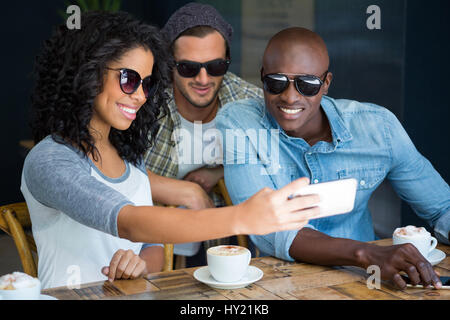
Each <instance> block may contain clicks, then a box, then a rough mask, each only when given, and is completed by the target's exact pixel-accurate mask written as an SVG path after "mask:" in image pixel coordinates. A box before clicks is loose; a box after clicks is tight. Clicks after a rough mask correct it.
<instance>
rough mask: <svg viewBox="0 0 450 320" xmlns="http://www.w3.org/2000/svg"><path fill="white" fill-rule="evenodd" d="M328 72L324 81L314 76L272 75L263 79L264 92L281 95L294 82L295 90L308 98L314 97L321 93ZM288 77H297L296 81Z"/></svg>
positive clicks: (267, 75)
mask: <svg viewBox="0 0 450 320" xmlns="http://www.w3.org/2000/svg"><path fill="white" fill-rule="evenodd" d="M327 74H328V71H325V75H324V76H323V80H322V79H320V78H319V77H316V76H313V75H294V74H281V73H270V74H266V75H265V76H262V77H261V81H262V82H263V85H264V90H265V91H267V92H268V93H271V94H280V93H282V92H283V91H284V90H286V89H287V88H288V87H289V84H290V83H291V82H294V84H295V89H297V91H298V92H299V93H300V94H301V95H304V96H306V97H312V96H315V95H316V94H318V93H319V91H320V87H322V84H323V82H324V81H325V78H326V77H327ZM288 76H295V77H294V79H289V77H288Z"/></svg>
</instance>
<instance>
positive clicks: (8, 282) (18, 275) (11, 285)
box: [0, 272, 39, 290]
mask: <svg viewBox="0 0 450 320" xmlns="http://www.w3.org/2000/svg"><path fill="white" fill-rule="evenodd" d="M38 284H39V280H38V279H37V278H33V277H32V276H30V275H28V274H26V273H23V272H13V273H10V274H7V275H4V276H2V277H0V290H16V289H23V288H31V287H34V286H36V285H38Z"/></svg>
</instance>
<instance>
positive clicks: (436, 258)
mask: <svg viewBox="0 0 450 320" xmlns="http://www.w3.org/2000/svg"><path fill="white" fill-rule="evenodd" d="M444 259H445V252H443V251H441V250H439V249H434V250H433V251H431V252H430V254H429V255H428V258H427V260H428V261H429V262H430V263H431V265H433V266H435V265H437V264H438V263H440V262H441V261H442V260H444Z"/></svg>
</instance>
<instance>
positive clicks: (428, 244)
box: [392, 232, 438, 258]
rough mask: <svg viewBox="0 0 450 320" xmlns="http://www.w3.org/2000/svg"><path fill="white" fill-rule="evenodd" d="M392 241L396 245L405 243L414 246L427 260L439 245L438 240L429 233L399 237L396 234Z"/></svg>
mask: <svg viewBox="0 0 450 320" xmlns="http://www.w3.org/2000/svg"><path fill="white" fill-rule="evenodd" d="M392 240H393V241H392V242H393V244H394V245H395V244H404V243H411V244H413V245H414V246H415V247H416V248H417V250H419V252H420V253H421V254H422V256H424V257H425V258H428V255H429V254H430V252H431V251H433V250H434V249H435V248H436V246H437V243H438V241H437V239H436V238H435V237H432V236H431V234H430V233H429V232H425V233H421V234H415V235H398V234H396V233H395V232H394V234H393V235H392Z"/></svg>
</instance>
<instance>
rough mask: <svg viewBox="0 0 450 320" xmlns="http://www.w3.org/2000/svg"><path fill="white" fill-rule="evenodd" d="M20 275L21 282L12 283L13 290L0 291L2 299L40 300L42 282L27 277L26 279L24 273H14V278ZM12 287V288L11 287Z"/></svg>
mask: <svg viewBox="0 0 450 320" xmlns="http://www.w3.org/2000/svg"><path fill="white" fill-rule="evenodd" d="M12 275H18V277H20V280H19V281H17V282H12V286H13V288H9V289H0V299H4V300H39V298H40V296H41V282H40V281H39V279H38V278H33V277H31V276H28V275H26V276H27V277H26V279H24V275H25V274H23V273H20V272H14V273H13V274H11V275H6V276H12ZM9 287H10V286H9Z"/></svg>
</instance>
